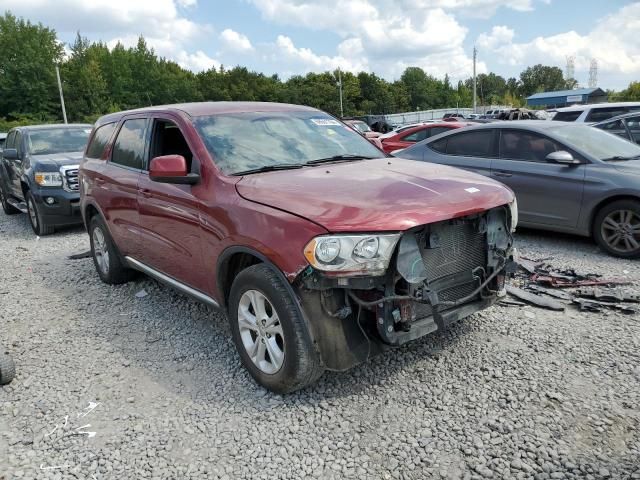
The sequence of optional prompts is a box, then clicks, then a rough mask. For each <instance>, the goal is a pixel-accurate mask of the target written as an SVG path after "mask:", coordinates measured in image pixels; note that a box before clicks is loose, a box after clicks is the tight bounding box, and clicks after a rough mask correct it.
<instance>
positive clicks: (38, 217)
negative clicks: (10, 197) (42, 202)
mask: <svg viewBox="0 0 640 480" xmlns="http://www.w3.org/2000/svg"><path fill="white" fill-rule="evenodd" d="M26 197H27V198H26V200H27V213H28V214H29V222H30V223H31V228H32V229H33V233H35V234H36V235H38V236H40V237H42V236H44V235H51V234H52V233H53V232H55V230H56V228H55V227H54V226H53V225H49V224H47V223H46V222H45V220H44V219H43V217H42V212H40V211H39V210H38V205H37V204H36V199H35V198H34V196H33V194H32V193H31V192H27V195H26Z"/></svg>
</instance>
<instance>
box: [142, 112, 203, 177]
mask: <svg viewBox="0 0 640 480" xmlns="http://www.w3.org/2000/svg"><path fill="white" fill-rule="evenodd" d="M163 155H182V156H183V157H184V159H185V160H186V161H187V171H188V172H192V169H191V167H192V163H193V153H192V152H191V149H190V148H189V144H187V141H186V140H185V138H184V135H182V132H181V131H180V128H178V126H177V125H176V124H175V123H173V122H172V121H171V120H161V119H157V120H155V121H154V122H153V138H152V140H151V155H150V157H149V158H155V157H161V156H163ZM147 168H148V167H147ZM192 173H194V172H192Z"/></svg>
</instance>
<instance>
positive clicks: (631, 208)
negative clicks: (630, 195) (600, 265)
mask: <svg viewBox="0 0 640 480" xmlns="http://www.w3.org/2000/svg"><path fill="white" fill-rule="evenodd" d="M593 238H594V239H595V241H596V242H597V243H598V245H600V247H601V248H602V249H603V250H605V251H606V252H607V253H609V254H611V255H614V256H616V257H620V258H638V257H640V202H639V201H636V200H616V201H615V202H611V203H609V204H608V205H605V206H604V207H602V208H601V209H600V211H598V213H597V214H596V217H595V219H594V222H593Z"/></svg>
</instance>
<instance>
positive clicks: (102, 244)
mask: <svg viewBox="0 0 640 480" xmlns="http://www.w3.org/2000/svg"><path fill="white" fill-rule="evenodd" d="M92 238H93V255H94V257H95V259H96V263H97V264H98V268H99V269H100V271H101V272H102V273H103V274H104V275H108V274H109V249H108V247H107V241H106V239H105V236H104V233H103V232H102V229H101V228H100V227H96V228H94V229H93V234H92Z"/></svg>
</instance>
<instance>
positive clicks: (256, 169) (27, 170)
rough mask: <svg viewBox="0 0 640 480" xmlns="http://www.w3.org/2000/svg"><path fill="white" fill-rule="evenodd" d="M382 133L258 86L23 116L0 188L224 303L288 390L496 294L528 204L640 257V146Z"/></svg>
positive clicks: (445, 128)
mask: <svg viewBox="0 0 640 480" xmlns="http://www.w3.org/2000/svg"><path fill="white" fill-rule="evenodd" d="M631 124H632V125H633V122H632V123H631ZM624 125H625V128H629V127H628V125H629V123H628V122H627V121H626V120H625V123H624ZM367 133H368V130H367V129H366V128H364V127H362V125H359V124H358V123H357V122H350V125H347V124H345V123H343V122H340V121H339V120H337V119H335V118H334V117H332V116H330V115H328V114H326V113H324V112H321V111H319V110H316V109H313V108H309V107H302V106H296V105H282V104H275V103H252V102H205V103H193V104H182V105H173V106H157V107H149V108H143V109H139V110H133V111H127V112H120V113H114V114H109V115H106V116H104V117H102V118H100V119H99V120H98V121H97V122H96V124H95V125H93V126H90V125H49V126H40V127H20V128H16V129H12V130H11V131H10V132H9V135H8V137H7V144H6V145H5V147H6V148H5V149H4V151H3V154H2V159H1V161H0V200H2V206H3V209H4V211H5V212H6V213H8V214H12V213H18V212H19V211H25V212H27V213H28V214H29V219H30V222H31V225H32V227H33V229H34V232H36V234H38V235H44V234H47V233H51V232H52V231H53V230H54V229H55V227H56V226H57V225H60V224H67V223H73V222H77V221H82V222H83V223H84V225H85V228H86V229H87V232H88V234H89V241H90V245H91V254H92V257H93V262H94V265H95V268H96V271H97V273H98V276H99V277H100V278H101V279H102V281H104V282H105V283H108V284H118V283H123V282H126V281H128V280H130V279H131V278H133V276H134V272H136V271H137V272H143V273H145V274H147V275H149V276H151V277H153V278H155V279H157V280H159V281H161V282H164V283H167V284H168V285H170V286H172V287H173V288H175V289H177V290H179V291H181V292H183V293H185V294H188V295H190V296H192V297H194V298H196V299H198V300H199V301H202V302H204V303H206V304H208V305H211V306H213V307H215V308H220V309H222V310H224V311H225V312H226V313H227V316H228V319H229V322H230V327H231V332H232V336H233V340H234V342H235V345H236V347H237V350H238V353H239V356H240V360H241V361H242V363H243V365H244V366H245V367H246V369H247V371H248V372H249V373H250V374H251V375H252V377H253V378H254V379H255V380H256V381H257V382H258V383H260V384H261V385H263V386H264V387H266V388H268V389H270V390H273V391H276V392H288V391H292V390H296V389H299V388H302V387H304V386H305V385H308V384H310V383H312V382H313V381H315V380H316V379H317V378H318V377H319V376H320V375H321V374H322V372H323V371H324V370H337V371H339V370H345V369H348V368H351V367H353V366H355V365H357V364H359V363H362V362H364V361H366V360H368V359H369V358H370V356H371V355H372V354H375V353H378V352H381V351H382V350H383V349H384V348H385V347H386V346H398V345H402V344H404V343H406V342H409V341H411V340H414V339H416V338H419V337H421V336H424V335H427V334H429V333H432V332H434V331H436V330H440V329H443V328H446V327H447V326H448V325H449V324H451V323H453V322H456V321H458V320H460V319H462V318H465V317H467V316H468V315H470V314H472V313H474V312H476V311H478V310H481V309H483V308H487V307H488V306H490V305H491V304H493V303H494V302H495V301H496V299H497V298H498V297H499V296H500V295H502V294H503V293H504V284H505V278H506V276H507V275H508V272H510V271H511V270H512V269H513V256H514V247H513V236H512V233H513V231H514V229H515V227H516V225H517V224H518V221H520V223H521V224H522V225H524V226H529V227H534V228H540V229H547V230H554V231H565V232H571V233H577V234H580V235H592V236H593V237H594V238H595V239H596V241H597V242H598V243H599V244H600V245H601V246H602V248H603V249H605V250H606V251H608V252H610V253H612V254H614V255H617V256H621V257H626V258H635V257H638V256H640V188H638V184H637V181H636V178H638V177H637V175H638V174H640V147H639V146H637V145H634V144H633V143H631V142H629V141H627V140H624V139H622V138H620V137H619V136H616V135H611V134H610V133H607V132H606V131H603V130H602V129H598V128H593V127H590V126H587V125H580V124H575V123H573V124H571V123H563V122H544V121H520V122H499V121H498V122H492V123H488V124H476V123H471V122H464V123H462V122H459V121H451V122H429V123H422V124H416V125H411V126H408V127H407V128H406V129H403V130H397V131H394V132H390V133H389V134H385V135H380V136H378V137H376V138H373V137H372V136H371V135H369V137H370V138H367V136H368V135H367ZM368 140H369V141H368ZM372 140H376V141H377V142H379V144H380V145H379V146H381V147H382V149H383V150H384V151H385V152H390V151H395V150H397V149H398V148H403V149H402V150H401V151H400V152H398V153H397V155H398V156H399V157H402V158H397V157H390V156H388V155H387V154H386V153H383V152H382V151H381V150H380V149H379V148H376V147H375V146H374V145H372V143H371V141H372ZM404 147H408V148H404ZM80 158H82V160H80ZM452 167H457V168H452ZM465 170H466V171H465ZM514 192H515V196H514ZM516 199H517V201H516ZM518 205H519V207H518ZM519 219H520V220H519Z"/></svg>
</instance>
